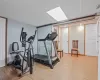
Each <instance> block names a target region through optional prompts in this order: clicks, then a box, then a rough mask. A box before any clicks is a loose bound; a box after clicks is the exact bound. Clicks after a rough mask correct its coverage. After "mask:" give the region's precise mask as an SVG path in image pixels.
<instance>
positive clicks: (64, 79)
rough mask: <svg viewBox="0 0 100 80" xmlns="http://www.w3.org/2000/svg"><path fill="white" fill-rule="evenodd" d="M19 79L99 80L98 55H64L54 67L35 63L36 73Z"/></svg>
mask: <svg viewBox="0 0 100 80" xmlns="http://www.w3.org/2000/svg"><path fill="white" fill-rule="evenodd" d="M19 80H98V57H88V56H79V57H76V55H75V56H74V55H73V56H70V55H69V54H68V55H64V57H63V58H62V59H61V61H60V62H59V63H58V64H57V65H55V67H54V69H50V68H49V67H46V66H43V65H41V64H38V63H35V66H34V73H33V74H32V75H30V74H28V73H27V74H26V75H24V77H22V78H21V79H19Z"/></svg>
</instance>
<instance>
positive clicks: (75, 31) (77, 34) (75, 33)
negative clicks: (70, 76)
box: [69, 26, 84, 54]
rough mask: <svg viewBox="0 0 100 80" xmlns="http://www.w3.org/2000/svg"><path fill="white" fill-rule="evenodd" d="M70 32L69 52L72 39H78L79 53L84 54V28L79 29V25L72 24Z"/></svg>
mask: <svg viewBox="0 0 100 80" xmlns="http://www.w3.org/2000/svg"><path fill="white" fill-rule="evenodd" d="M69 29H70V31H69V32H70V33H69V52H70V53H71V49H72V40H78V50H79V54H84V29H83V30H82V31H79V26H71V27H70V28H69Z"/></svg>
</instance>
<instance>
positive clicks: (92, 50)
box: [85, 24, 98, 56]
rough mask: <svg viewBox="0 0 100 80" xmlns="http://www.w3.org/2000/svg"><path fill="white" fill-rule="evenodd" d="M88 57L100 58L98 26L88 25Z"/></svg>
mask: <svg viewBox="0 0 100 80" xmlns="http://www.w3.org/2000/svg"><path fill="white" fill-rule="evenodd" d="M85 54H86V55H88V56H98V53H97V25H96V24H89V25H86V53H85Z"/></svg>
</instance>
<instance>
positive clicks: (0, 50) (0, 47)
mask: <svg viewBox="0 0 100 80" xmlns="http://www.w3.org/2000/svg"><path fill="white" fill-rule="evenodd" d="M5 24H6V19H4V18H0V67H3V66H5Z"/></svg>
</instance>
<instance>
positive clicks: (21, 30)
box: [20, 27, 24, 42]
mask: <svg viewBox="0 0 100 80" xmlns="http://www.w3.org/2000/svg"><path fill="white" fill-rule="evenodd" d="M23 30H24V28H23V27H22V30H21V34H20V42H22V33H23Z"/></svg>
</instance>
